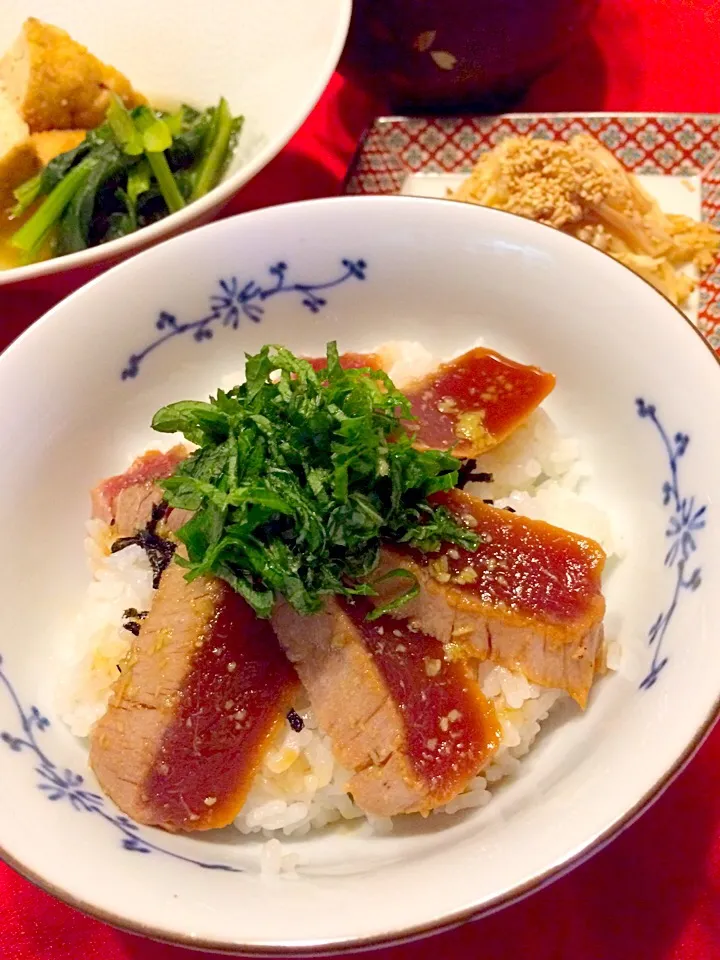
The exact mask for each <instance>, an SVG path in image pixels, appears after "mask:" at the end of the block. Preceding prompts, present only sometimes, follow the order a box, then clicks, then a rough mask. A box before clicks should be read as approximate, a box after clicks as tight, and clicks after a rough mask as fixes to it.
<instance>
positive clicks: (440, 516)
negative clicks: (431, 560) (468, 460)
mask: <svg viewBox="0 0 720 960" xmlns="http://www.w3.org/2000/svg"><path fill="white" fill-rule="evenodd" d="M245 374H246V382H245V383H244V384H243V385H242V386H240V387H235V388H234V389H233V390H231V391H230V392H229V393H224V392H223V391H218V394H217V396H216V397H213V398H211V399H210V401H209V402H208V403H204V402H198V401H190V400H188V401H181V402H179V403H173V404H170V406H167V407H163V408H162V409H161V410H159V411H158V412H157V413H156V414H155V416H154V418H153V423H152V425H153V427H154V429H155V430H158V431H160V432H162V433H175V432H176V431H179V432H180V433H182V434H184V436H185V437H186V438H187V439H188V440H189V441H190V442H191V443H195V444H198V449H197V450H196V451H195V452H194V453H193V454H192V455H191V456H190V457H189V458H188V459H187V460H185V461H184V462H183V463H181V464H180V465H179V467H178V468H177V470H176V471H175V473H174V475H173V476H172V477H170V478H169V479H167V480H165V481H163V482H162V487H163V489H164V492H165V497H166V499H167V501H168V503H169V504H170V505H171V506H173V507H180V508H185V509H187V510H192V511H194V515H193V517H192V519H191V520H190V521H189V522H188V523H186V524H185V525H184V526H183V527H182V528H181V529H180V530H179V531H178V537H179V538H180V540H181V541H182V542H183V543H184V544H185V547H186V549H187V559H184V558H182V557H178V558H177V560H178V562H179V563H183V564H184V565H185V566H187V568H188V572H187V577H188V579H194V578H195V577H198V576H200V575H202V574H213V575H215V576H217V577H221V578H222V579H223V580H226V581H227V582H228V583H229V584H230V585H231V586H232V587H233V588H234V589H235V590H236V591H237V592H238V593H240V594H241V595H242V596H243V597H244V598H245V599H246V600H247V601H248V603H250V604H251V606H252V607H253V608H254V609H255V611H256V612H257V613H258V615H259V616H261V617H269V616H270V614H271V612H272V609H273V606H274V603H275V599H276V598H277V597H279V596H282V597H285V599H286V600H288V601H289V603H291V604H292V606H293V607H294V608H295V609H296V610H297V611H298V612H299V613H301V614H312V613H316V612H317V611H318V610H320V609H321V608H322V605H323V600H324V598H325V597H326V596H328V595H331V594H336V595H337V594H340V595H343V596H352V595H357V594H365V595H373V594H374V593H375V591H374V590H373V587H372V585H371V584H370V583H368V582H366V581H365V580H364V579H363V578H366V577H368V576H369V574H371V573H372V571H373V570H374V569H375V567H376V566H377V564H378V561H379V555H380V546H381V542H382V541H383V540H385V541H390V542H395V543H406V544H408V545H409V546H411V547H414V548H416V549H418V550H421V551H423V552H433V551H436V550H439V549H440V546H441V544H442V543H454V544H457V545H459V546H461V547H463V548H465V549H468V550H475V549H476V548H477V546H478V537H477V536H476V534H474V533H473V532H472V531H470V530H468V529H466V528H465V527H463V526H461V525H460V524H458V523H457V521H456V520H455V519H454V518H453V516H452V515H451V514H450V512H449V511H447V510H446V509H445V508H443V507H435V506H433V505H432V504H430V503H429V502H428V497H429V496H430V495H431V494H433V493H436V492H437V491H440V490H447V489H450V488H451V487H454V486H455V484H456V483H457V479H458V469H459V467H460V461H459V460H458V459H457V458H456V457H454V456H452V454H449V453H445V452H441V451H434V450H416V449H415V448H414V447H413V441H412V437H411V435H410V434H409V433H408V431H407V429H406V427H405V425H404V421H408V420H411V419H412V414H411V410H410V404H409V401H408V400H407V398H406V397H405V396H404V395H403V394H402V393H401V392H400V391H399V390H397V389H396V387H395V386H394V384H393V383H392V381H391V380H390V378H389V377H388V376H387V374H385V373H383V372H381V371H377V370H371V369H369V368H364V369H361V370H343V368H342V367H341V366H340V362H339V359H338V352H337V346H336V345H335V343H330V344H328V348H327V367H326V368H323V369H322V370H320V371H318V372H317V373H316V372H315V371H314V370H313V368H312V366H311V364H310V363H308V362H307V361H306V360H302V359H300V358H299V357H296V356H295V355H294V354H292V353H291V352H290V351H289V350H286V349H285V348H283V347H278V346H266V347H263V349H262V350H261V351H260V352H259V353H257V354H255V355H254V356H247V359H246V365H245ZM410 576H412V575H410ZM416 592H417V590H416V589H414V588H413V587H411V588H410V589H409V590H408V591H405V593H403V594H402V598H403V599H400V598H398V599H399V600H400V602H401V603H402V602H406V601H407V600H409V599H410V598H411V596H414V595H415V593H416ZM396 605H398V604H396ZM393 609H394V607H393Z"/></svg>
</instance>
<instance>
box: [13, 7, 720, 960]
mask: <svg viewBox="0 0 720 960" xmlns="http://www.w3.org/2000/svg"><path fill="white" fill-rule="evenodd" d="M719 33H720V0H603V3H602V6H601V11H600V15H599V17H598V20H597V22H596V25H595V28H594V31H593V36H592V40H591V41H589V42H587V43H586V44H585V45H584V46H583V48H582V49H579V50H577V51H576V53H575V54H574V55H573V56H572V57H571V58H570V59H569V60H567V61H565V62H564V63H563V64H561V65H559V66H558V67H557V68H556V69H555V70H554V71H553V72H552V73H550V74H548V75H546V76H545V77H543V78H542V79H541V80H540V81H539V82H538V83H536V84H535V86H534V87H533V89H532V90H531V91H530V92H529V94H528V96H527V98H526V100H525V102H524V103H523V105H522V106H523V108H524V109H527V110H531V111H550V110H569V111H578V110H608V111H622V110H641V111H686V112H720V84H719V83H718V79H717V74H716V65H717V49H718V35H719ZM380 110H381V105H379V104H374V103H372V102H371V100H370V99H369V98H368V97H366V96H365V95H364V94H363V93H362V91H359V90H358V89H356V88H353V87H352V86H350V85H349V84H347V83H345V82H344V81H343V80H342V79H341V78H340V77H339V76H336V77H335V78H334V79H333V82H332V84H331V86H330V88H329V90H328V91H327V92H326V95H325V96H324V97H323V99H322V101H321V103H320V104H319V105H318V107H317V109H316V110H315V112H314V113H313V115H312V116H311V117H310V119H309V120H308V121H307V123H306V124H305V126H304V127H303V129H302V130H301V131H300V133H299V134H298V135H297V136H296V137H295V138H294V140H293V141H292V142H291V144H290V145H289V146H288V147H287V148H286V149H285V150H284V151H283V153H282V154H281V155H280V156H279V157H278V158H277V159H276V160H275V161H274V162H273V163H272V164H271V165H270V166H269V167H268V168H267V169H266V170H265V171H264V172H263V173H262V174H261V175H260V176H258V177H257V179H256V180H255V181H254V182H253V183H252V184H251V185H249V186H248V187H247V188H246V189H245V191H244V192H243V193H242V195H241V196H240V197H238V198H237V200H236V201H235V202H234V204H233V205H232V207H231V209H230V211H229V212H235V213H237V212H240V211H242V210H248V209H252V208H254V207H259V206H265V205H268V204H271V203H282V202H287V201H290V200H296V199H304V198H309V197H317V196H323V195H328V194H332V193H335V192H337V190H338V188H339V185H340V183H341V181H342V178H343V176H344V173H345V170H346V167H347V165H348V162H349V160H350V158H351V156H352V154H353V151H354V149H355V145H356V142H357V139H358V137H359V136H360V134H361V132H362V129H363V127H364V126H365V124H366V123H367V122H368V121H369V120H370V119H371V117H372V116H373V114H374V113H376V112H379V111H380ZM59 289H60V286H59V285H48V288H47V289H44V290H23V291H17V290H7V289H4V288H0V321H1V327H2V329H1V330H0V347H2V346H4V345H5V344H7V343H8V342H9V341H10V340H11V339H13V337H14V336H16V335H17V333H19V332H20V331H21V330H22V329H24V327H25V326H27V325H28V324H29V323H30V322H31V321H32V320H34V319H35V318H36V317H38V316H39V315H40V314H41V313H42V312H44V311H45V310H46V309H48V307H49V306H51V305H52V304H53V303H54V302H55V301H56V300H57V298H58V295H59ZM658 735H661V732H659V734H658ZM718 771H720V728H718V729H717V730H716V731H715V733H714V734H713V735H711V737H710V739H709V740H708V741H707V743H706V744H705V746H704V747H703V748H702V749H701V751H700V753H699V754H698V756H697V757H696V758H695V760H693V762H692V763H691V764H690V766H689V767H688V769H687V770H686V772H685V773H684V774H683V775H682V776H681V777H680V779H679V780H678V781H677V782H676V783H675V784H673V785H672V786H671V787H670V788H669V789H668V791H667V792H666V793H665V794H664V795H663V797H661V799H660V800H659V801H658V802H657V804H656V805H655V806H654V807H653V808H652V809H651V810H650V811H649V812H648V813H647V814H646V815H645V816H644V817H643V818H642V819H641V820H640V822H639V823H637V824H636V825H635V826H633V827H632V828H631V829H630V830H628V831H627V832H626V833H624V834H623V835H622V836H620V837H619V838H618V839H617V840H616V841H615V842H614V843H613V844H612V845H611V846H610V847H609V848H608V849H606V850H604V851H603V852H602V853H600V854H598V855H597V856H596V857H594V858H593V859H592V860H591V861H590V862H589V863H586V864H585V865H583V866H581V867H579V868H578V869H577V870H575V871H574V872H573V873H572V874H570V875H569V876H567V877H565V878H564V879H562V880H559V881H558V882H556V883H555V884H554V885H552V886H551V887H549V888H548V889H546V890H544V891H541V892H540V893H538V894H535V895H534V896H533V897H530V898H529V899H528V900H525V901H524V902H522V903H520V904H517V905H515V906H513V907H510V908H508V909H507V910H505V911H502V912H501V913H499V914H496V915H495V916H493V917H491V918H489V919H487V920H483V921H479V922H477V923H475V924H472V925H468V926H465V927H463V928H461V929H459V930H456V931H453V932H450V933H447V934H443V935H442V936H441V937H437V938H431V939H430V940H426V941H424V942H421V943H418V944H413V945H408V946H404V947H397V948H394V949H393V950H389V949H388V950H386V951H383V952H384V955H385V957H384V960H432V958H434V957H436V956H438V955H444V956H465V957H474V956H479V955H482V956H484V957H491V958H493V960H519V958H524V957H529V956H532V957H533V958H534V960H558V958H568V960H570V958H571V960H640V958H642V960H661V958H662V960H676V958H677V960H707V958H715V957H718V958H720V889H719V887H720V789H718V788H720V773H719V772H718ZM716 791H717V792H716ZM477 869H478V870H482V869H483V864H482V863H478V865H477ZM188 956H189V954H188V953H187V952H185V951H181V950H179V949H178V948H175V947H167V946H163V945H158V944H154V943H151V942H149V941H146V940H141V939H138V938H136V937H132V936H129V935H127V934H124V933H119V932H117V931H115V930H113V929H111V928H109V927H106V926H104V925H102V924H100V923H97V922H96V921H93V920H90V919H87V918H86V917H83V916H81V915H80V914H78V913H75V912H74V911H73V910H71V909H70V908H68V907H66V906H64V905H62V904H61V903H59V902H57V901H55V900H53V899H52V898H51V897H49V896H47V895H45V894H43V893H41V892H39V891H38V890H36V889H35V888H33V887H32V886H30V884H28V883H27V882H26V881H24V880H22V879H21V878H20V877H18V876H17V875H15V874H14V873H13V872H12V871H10V870H9V869H8V868H6V867H3V866H0V957H1V958H2V960H184V958H186V957H188ZM195 956H197V957H198V958H200V957H202V956H206V957H207V956H209V955H208V954H195Z"/></svg>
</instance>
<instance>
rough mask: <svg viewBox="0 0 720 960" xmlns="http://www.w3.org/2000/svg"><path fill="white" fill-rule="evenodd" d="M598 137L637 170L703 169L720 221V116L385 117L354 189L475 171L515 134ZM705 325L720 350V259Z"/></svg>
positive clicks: (356, 172)
mask: <svg viewBox="0 0 720 960" xmlns="http://www.w3.org/2000/svg"><path fill="white" fill-rule="evenodd" d="M577 133H589V134H591V135H592V136H594V137H597V138H598V139H599V140H600V141H601V142H602V143H603V144H604V145H605V146H606V147H607V148H608V149H609V150H610V151H611V152H612V153H613V154H614V155H615V156H616V157H617V158H618V160H620V161H621V163H623V164H624V166H625V167H627V168H628V169H629V170H632V171H633V172H634V173H642V174H665V175H672V176H678V177H688V176H696V175H699V176H700V178H701V184H702V196H701V203H702V214H703V219H704V220H708V221H710V222H711V223H713V224H715V225H716V226H720V114H674V113H662V114H640V113H627V114H603V113H587V114H568V113H556V114H544V115H540V114H522V113H516V114H505V115H503V116H498V117H379V118H378V119H377V120H376V121H375V122H374V124H373V125H372V127H370V129H369V130H368V131H367V132H366V133H365V136H364V137H363V140H362V142H361V144H360V147H359V150H358V152H357V154H356V156H355V160H354V162H353V164H352V167H351V169H350V171H349V173H348V177H347V180H346V182H345V192H346V193H353V194H393V193H399V192H400V190H401V189H402V185H403V182H404V181H405V178H406V177H407V176H408V175H409V174H412V173H418V172H420V171H422V172H424V173H467V172H469V170H470V169H471V168H472V166H473V163H474V161H475V160H476V159H477V157H478V155H479V154H480V153H482V152H484V151H486V150H489V149H491V148H492V147H493V146H495V145H496V144H497V143H499V142H500V141H501V140H503V139H505V138H506V137H508V136H515V135H518V134H530V135H532V136H535V137H543V138H545V139H551V140H554V139H563V140H567V139H569V138H570V137H571V136H574V135H575V134H577ZM698 325H699V327H700V329H701V330H702V331H703V333H704V334H705V335H706V336H707V338H708V340H709V341H710V343H711V344H712V346H713V348H714V349H715V350H717V351H720V264H716V266H715V267H714V269H713V270H711V271H710V272H709V273H708V274H706V276H705V277H704V278H703V281H702V283H701V285H700V302H699V309H698Z"/></svg>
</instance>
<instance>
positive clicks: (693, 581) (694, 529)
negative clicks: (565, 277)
mask: <svg viewBox="0 0 720 960" xmlns="http://www.w3.org/2000/svg"><path fill="white" fill-rule="evenodd" d="M635 403H636V406H637V412H638V416H639V417H641V418H642V419H643V420H649V421H650V422H651V423H652V424H653V425H654V427H655V429H656V430H657V432H658V434H659V435H660V439H661V440H662V443H663V446H664V448H665V452H666V454H667V458H668V466H669V468H670V477H669V479H667V480H665V481H664V483H663V485H662V502H663V506H665V507H669V508H670V516H669V518H668V524H667V527H666V529H665V537H666V538H667V540H668V548H667V551H666V553H665V561H664V563H665V566H666V567H670V568H671V569H673V570H674V571H675V588H674V590H673V593H672V596H671V598H670V602H669V604H668V605H667V607H666V608H665V610H663V611H662V612H661V613H659V614H658V616H657V617H656V619H655V620H654V621H653V624H652V626H651V627H650V629H649V630H648V644H649V646H650V647H651V648H652V651H653V656H652V660H651V662H650V669H649V670H648V672H647V674H646V675H645V677H644V678H643V680H642V681H641V683H640V687H641V689H643V690H648V689H650V687H652V686H654V685H655V683H656V682H657V679H658V677H659V675H660V673H661V671H662V670H663V669H664V668H665V666H666V665H667V662H668V659H669V658H668V656H667V655H666V654H665V653H664V649H663V645H664V641H665V635H666V633H667V629H668V627H669V626H670V621H671V620H672V618H673V616H674V615H675V612H676V610H677V608H678V604H679V603H680V600H681V598H682V596H683V594H684V593H685V592H687V591H695V590H697V589H698V587H699V586H700V585H701V583H702V572H701V567H699V566H695V565H694V564H693V563H691V560H692V556H693V554H694V553H695V551H696V550H697V534H698V533H699V532H700V531H701V530H703V529H704V528H705V523H706V515H707V505H706V504H703V505H701V506H699V505H698V504H697V502H696V500H695V497H686V496H683V494H682V493H681V491H680V480H679V476H678V467H679V463H680V461H681V460H682V458H683V457H684V456H685V454H686V453H687V449H688V446H689V444H690V437H689V436H688V434H687V433H676V434H674V435H673V436H671V435H670V434H669V433H668V432H667V431H666V430H665V428H664V427H663V425H662V423H661V422H660V419H659V418H658V414H657V409H656V407H655V404H652V403H647V402H646V401H645V400H643V399H642V398H641V397H638V399H637V400H636V401H635Z"/></svg>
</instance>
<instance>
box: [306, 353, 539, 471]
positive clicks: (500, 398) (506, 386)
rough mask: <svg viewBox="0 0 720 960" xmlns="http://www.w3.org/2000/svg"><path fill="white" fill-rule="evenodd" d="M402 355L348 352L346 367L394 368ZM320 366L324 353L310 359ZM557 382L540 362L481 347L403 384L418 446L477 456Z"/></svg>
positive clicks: (343, 357) (513, 426) (343, 361)
mask: <svg viewBox="0 0 720 960" xmlns="http://www.w3.org/2000/svg"><path fill="white" fill-rule="evenodd" d="M399 359H400V358H399V357H398V356H397V354H396V353H395V352H393V351H392V350H382V349H381V350H380V352H379V353H367V354H363V353H344V354H342V355H341V356H340V364H341V366H342V367H344V368H345V369H346V370H350V369H357V368H359V367H370V368H371V369H373V370H391V369H392V367H393V364H394V363H396V362H397V361H398V360H399ZM310 363H311V364H312V365H313V368H314V369H315V370H320V369H322V368H323V367H324V366H325V363H326V361H325V358H317V359H313V360H310ZM554 386H555V377H554V376H553V375H552V374H550V373H545V372H544V371H543V370H540V369H539V368H538V367H531V366H526V365H525V364H522V363H516V362H515V361H514V360H509V359H508V358H507V357H504V356H502V355H501V354H499V353H496V352H495V351H494V350H486V349H485V348H483V347H477V348H475V349H474V350H470V351H468V352H467V353H464V354H462V356H460V357H456V358H455V359H454V360H449V361H448V362H447V363H443V364H441V365H440V366H439V367H438V368H437V369H436V370H434V371H433V372H432V373H429V374H427V376H423V377H422V378H421V379H419V380H415V381H413V382H410V383H407V384H401V385H400V387H401V389H402V391H403V393H404V394H405V395H406V396H407V397H408V399H409V400H410V403H411V407H412V413H413V416H414V417H415V420H414V421H412V422H411V423H409V424H408V426H409V429H410V430H412V431H414V432H415V434H416V438H415V439H416V443H417V445H418V446H419V447H424V448H426V449H432V450H450V449H452V450H453V453H455V455H456V456H458V457H462V458H470V457H478V456H480V455H481V454H483V453H486V452H487V451H488V450H491V449H492V448H493V447H496V446H497V445H498V444H499V443H502V441H503V440H505V439H506V438H507V437H509V436H510V434H511V433H513V431H514V430H517V428H518V427H519V426H520V425H521V424H523V423H524V422H525V421H526V420H527V418H528V417H529V416H530V414H531V413H532V412H533V411H534V410H535V409H536V408H537V407H539V406H540V404H541V403H542V402H543V400H544V399H545V398H546V397H547V396H548V394H549V393H550V392H551V391H552V389H553V388H554Z"/></svg>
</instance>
